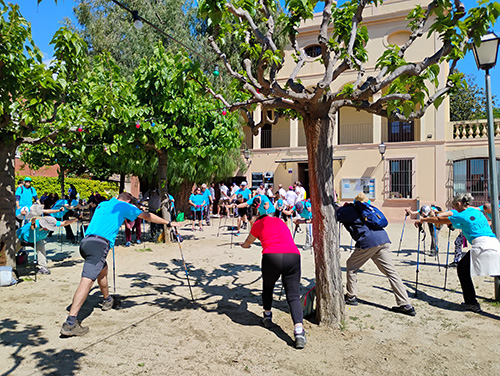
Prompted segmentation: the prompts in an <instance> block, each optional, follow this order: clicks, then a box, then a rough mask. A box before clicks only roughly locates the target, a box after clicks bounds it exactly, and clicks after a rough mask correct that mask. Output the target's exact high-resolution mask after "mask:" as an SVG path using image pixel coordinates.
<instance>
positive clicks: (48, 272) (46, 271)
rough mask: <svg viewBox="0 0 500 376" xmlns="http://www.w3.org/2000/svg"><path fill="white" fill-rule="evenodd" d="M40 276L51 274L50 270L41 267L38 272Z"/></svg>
mask: <svg viewBox="0 0 500 376" xmlns="http://www.w3.org/2000/svg"><path fill="white" fill-rule="evenodd" d="M37 273H38V274H46V275H48V274H50V270H49V269H48V268H47V267H46V266H40V268H39V269H38V271H37Z"/></svg>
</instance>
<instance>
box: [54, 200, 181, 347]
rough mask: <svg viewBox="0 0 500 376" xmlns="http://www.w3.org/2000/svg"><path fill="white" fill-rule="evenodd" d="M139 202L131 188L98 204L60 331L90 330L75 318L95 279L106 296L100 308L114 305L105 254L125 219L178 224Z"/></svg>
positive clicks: (77, 333)
mask: <svg viewBox="0 0 500 376" xmlns="http://www.w3.org/2000/svg"><path fill="white" fill-rule="evenodd" d="M136 205H138V202H137V200H136V199H135V197H134V196H132V195H131V194H130V193H128V192H123V193H120V195H119V196H118V198H117V199H116V198H112V199H111V200H109V201H104V202H101V203H100V204H99V206H98V207H97V208H96V210H95V213H94V216H93V217H92V220H91V221H90V224H89V227H88V228H87V231H86V233H85V238H83V240H82V242H81V244H80V254H81V255H82V257H83V258H84V259H85V262H84V264H83V271H82V277H81V280H80V284H79V286H78V288H77V289H76V292H75V295H74V296H73V303H72V304H71V308H70V311H69V315H68V317H67V319H66V321H65V322H64V324H63V325H62V328H61V335H63V336H67V337H69V336H81V335H84V334H86V333H87V332H88V331H89V328H88V327H83V326H81V325H80V323H79V322H78V321H76V316H77V315H78V312H79V311H80V308H81V307H82V305H83V303H84V302H85V299H87V296H88V294H89V292H90V289H91V288H92V285H93V284H94V282H95V280H97V283H98V284H99V289H100V290H101V292H102V295H103V298H104V301H103V304H102V308H101V309H102V310H103V311H107V310H110V309H111V308H113V303H114V300H113V297H112V296H111V295H109V287H108V265H107V263H106V256H107V255H108V252H109V250H110V249H111V248H113V247H114V245H115V239H116V236H117V235H118V231H119V230H120V227H121V225H122V224H123V222H124V221H125V219H128V220H129V221H134V220H135V219H136V218H137V217H139V218H142V219H144V220H146V221H149V222H153V223H158V224H161V225H167V226H168V227H172V226H176V227H177V226H178V224H175V223H171V222H169V221H166V220H164V219H163V218H160V217H158V216H157V215H155V214H152V213H146V212H143V211H142V210H140V209H139V208H138V207H137V206H136Z"/></svg>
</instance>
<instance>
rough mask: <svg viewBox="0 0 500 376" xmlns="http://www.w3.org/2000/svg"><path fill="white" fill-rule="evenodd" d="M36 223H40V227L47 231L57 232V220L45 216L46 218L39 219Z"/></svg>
mask: <svg viewBox="0 0 500 376" xmlns="http://www.w3.org/2000/svg"><path fill="white" fill-rule="evenodd" d="M38 223H40V227H42V228H46V229H47V230H49V231H56V230H57V219H55V218H54V217H49V216H47V217H43V218H40V220H39V221H38Z"/></svg>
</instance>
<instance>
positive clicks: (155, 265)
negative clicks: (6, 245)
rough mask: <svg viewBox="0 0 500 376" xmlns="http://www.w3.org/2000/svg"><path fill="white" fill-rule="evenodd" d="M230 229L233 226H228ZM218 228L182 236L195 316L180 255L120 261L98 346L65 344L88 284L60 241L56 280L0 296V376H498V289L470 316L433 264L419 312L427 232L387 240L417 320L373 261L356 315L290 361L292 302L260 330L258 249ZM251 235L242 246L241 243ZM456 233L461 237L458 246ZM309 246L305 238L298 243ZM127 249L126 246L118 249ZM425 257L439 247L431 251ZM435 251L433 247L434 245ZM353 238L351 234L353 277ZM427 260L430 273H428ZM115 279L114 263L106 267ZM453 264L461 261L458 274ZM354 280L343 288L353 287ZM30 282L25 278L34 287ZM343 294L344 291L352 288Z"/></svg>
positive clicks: (311, 334) (95, 302)
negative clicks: (420, 241)
mask: <svg viewBox="0 0 500 376" xmlns="http://www.w3.org/2000/svg"><path fill="white" fill-rule="evenodd" d="M222 223H224V221H222ZM218 224H219V220H218V219H214V220H213V225H212V226H211V227H205V228H204V231H203V232H199V231H196V232H192V231H191V230H190V226H189V224H188V223H186V227H184V228H183V229H182V230H181V234H182V235H183V236H184V239H185V240H184V242H183V243H182V250H183V253H184V257H185V260H186V263H187V265H188V268H189V278H190V280H191V284H192V289H193V294H194V298H195V302H194V303H193V302H192V301H191V299H190V293H189V288H188V286H187V281H186V275H185V273H184V270H183V268H182V260H181V256H180V252H179V247H178V245H177V244H176V243H168V244H161V245H160V244H153V243H149V242H148V243H146V244H141V245H135V246H133V247H129V248H125V247H123V246H117V247H116V250H115V251H116V285H115V284H114V282H113V274H112V273H110V285H111V291H113V290H114V289H115V288H116V294H117V295H118V296H119V298H120V301H119V305H118V306H117V307H116V308H115V309H113V310H111V311H106V312H104V311H101V309H100V303H101V299H102V297H101V295H100V292H99V290H98V288H94V289H93V290H92V291H91V293H90V296H89V298H88V299H87V301H86V303H85V305H84V307H83V309H82V311H81V312H80V317H79V319H82V320H83V325H86V326H89V327H90V332H89V333H88V334H87V335H85V336H83V337H78V338H60V336H59V330H60V327H61V325H62V323H63V321H64V320H65V318H66V315H67V310H68V309H69V304H70V303H71V298H72V296H73V293H74V291H75V289H76V286H77V283H78V281H79V278H80V272H81V267H82V260H81V258H80V257H79V255H78V253H77V247H76V246H73V245H70V244H68V243H64V244H63V246H62V247H61V246H60V244H59V243H57V237H56V238H51V242H50V243H49V244H48V246H47V248H48V250H49V252H48V254H49V260H50V262H49V267H50V269H51V271H52V274H51V275H48V276H45V275H43V276H40V277H39V278H38V281H37V282H34V281H32V280H26V281H24V282H22V283H20V284H19V285H17V286H13V287H8V288H2V289H0V313H1V316H0V344H1V347H0V359H1V361H0V374H1V375H64V376H67V375H92V376H95V375H167V374H170V375H178V374H183V375H344V374H350V375H402V374H404V375H454V376H455V375H466V374H467V375H499V374H500V362H499V358H500V350H499V347H498V343H499V337H500V325H499V324H500V321H499V319H500V305H499V304H498V303H495V302H493V301H492V300H491V299H492V298H493V295H494V284H493V280H492V278H489V277H484V278H483V277H481V278H475V279H474V283H475V285H476V287H477V293H478V296H479V298H480V302H481V305H482V308H483V310H484V312H483V313H482V314H475V313H471V312H464V311H462V310H461V308H460V303H461V302H462V295H461V290H460V286H459V283H458V278H457V275H456V269H449V273H448V281H447V288H448V289H447V290H446V291H445V290H444V289H443V286H444V277H445V269H444V268H442V267H441V270H440V271H439V270H438V263H437V260H436V259H435V258H431V257H427V258H426V263H425V264H423V263H421V265H420V274H419V291H418V296H417V297H416V298H415V297H414V293H415V270H416V247H417V231H416V230H415V229H414V228H413V227H412V226H411V225H410V224H409V223H407V225H406V229H405V234H404V239H403V243H402V247H401V248H402V249H401V253H400V255H399V256H398V255H397V249H398V243H399V239H400V235H401V229H402V223H394V224H390V225H389V226H388V233H389V235H390V237H391V240H392V242H393V244H392V250H393V252H394V253H393V258H394V261H395V264H396V268H397V270H398V271H399V272H400V274H401V276H402V278H403V280H404V283H405V284H406V286H407V289H408V292H409V294H410V297H411V300H412V303H413V304H414V306H415V309H416V310H417V316H416V317H408V316H404V315H401V314H397V313H392V312H390V311H389V309H390V307H391V306H393V305H394V304H395V300H394V296H393V294H392V292H391V290H390V287H389V283H388V281H387V279H386V278H385V277H384V276H383V275H382V274H381V273H380V272H379V271H378V270H377V268H376V267H375V265H374V264H373V263H372V262H371V261H370V262H369V263H367V264H366V265H365V266H364V267H363V269H362V270H361V271H360V272H359V275H358V284H359V286H358V298H359V299H360V304H359V305H358V306H356V307H352V306H347V307H346V320H345V322H342V324H341V325H340V327H339V328H325V327H321V326H318V325H316V324H314V323H312V322H310V321H305V328H306V330H307V340H308V342H307V346H306V348H305V349H304V350H295V349H294V347H293V339H292V338H293V325H292V321H291V318H290V315H289V314H288V307H287V304H286V301H285V300H284V299H283V300H281V301H279V300H278V296H279V292H280V287H281V285H280V284H279V282H278V285H277V286H276V289H275V306H274V308H273V309H274V321H275V322H276V324H277V325H276V326H275V327H274V328H272V329H270V330H269V329H265V328H264V327H263V326H261V324H260V317H261V313H262V309H261V306H260V302H261V299H260V294H261V284H262V282H261V275H260V258H261V255H260V250H261V249H260V247H259V246H255V245H254V246H252V247H251V248H250V249H242V248H240V247H237V246H234V244H233V246H232V247H231V236H230V233H229V232H228V231H226V230H225V229H224V228H222V229H221V232H220V235H219V236H218V237H217V226H218ZM245 237H246V231H244V232H243V234H242V236H240V237H239V238H237V237H234V239H233V240H234V241H235V242H236V241H242V240H244V238H245ZM455 237H456V233H452V234H451V240H452V244H451V247H450V248H453V240H454V238H455ZM296 240H297V244H298V245H302V244H304V240H305V234H303V233H302V234H298V235H297V238H296ZM447 240H448V230H447V229H446V230H443V231H442V233H441V235H440V248H441V253H440V262H441V265H443V264H444V263H445V261H446V248H447V243H448V242H447ZM120 243H121V244H123V240H120V242H119V243H118V244H120ZM427 244H429V243H427ZM427 247H428V245H427ZM349 254H350V237H349V236H348V234H347V232H345V230H342V232H341V257H342V265H343V272H345V269H344V267H345V261H346V259H347V258H348V256H349ZM302 256H303V257H302V268H303V273H302V292H306V291H307V290H308V289H309V288H310V287H311V286H313V285H314V258H313V255H312V253H311V252H310V251H306V252H303V255H302ZM422 261H423V260H422V259H421V262H422ZM108 262H109V264H110V265H112V263H113V262H112V255H111V254H110V255H109V257H108ZM450 262H451V260H450ZM343 277H345V276H343ZM25 279H27V278H25ZM344 280H345V278H344Z"/></svg>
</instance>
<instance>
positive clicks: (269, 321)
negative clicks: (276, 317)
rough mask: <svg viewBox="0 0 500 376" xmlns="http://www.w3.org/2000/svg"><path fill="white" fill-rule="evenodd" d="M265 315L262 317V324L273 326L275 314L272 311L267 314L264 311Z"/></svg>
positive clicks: (267, 326) (268, 326)
mask: <svg viewBox="0 0 500 376" xmlns="http://www.w3.org/2000/svg"><path fill="white" fill-rule="evenodd" d="M263 316H264V317H263V318H262V324H263V325H264V328H268V329H269V328H271V327H272V326H273V325H274V324H273V314H272V313H270V314H269V315H266V313H265V312H264V315H263Z"/></svg>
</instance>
